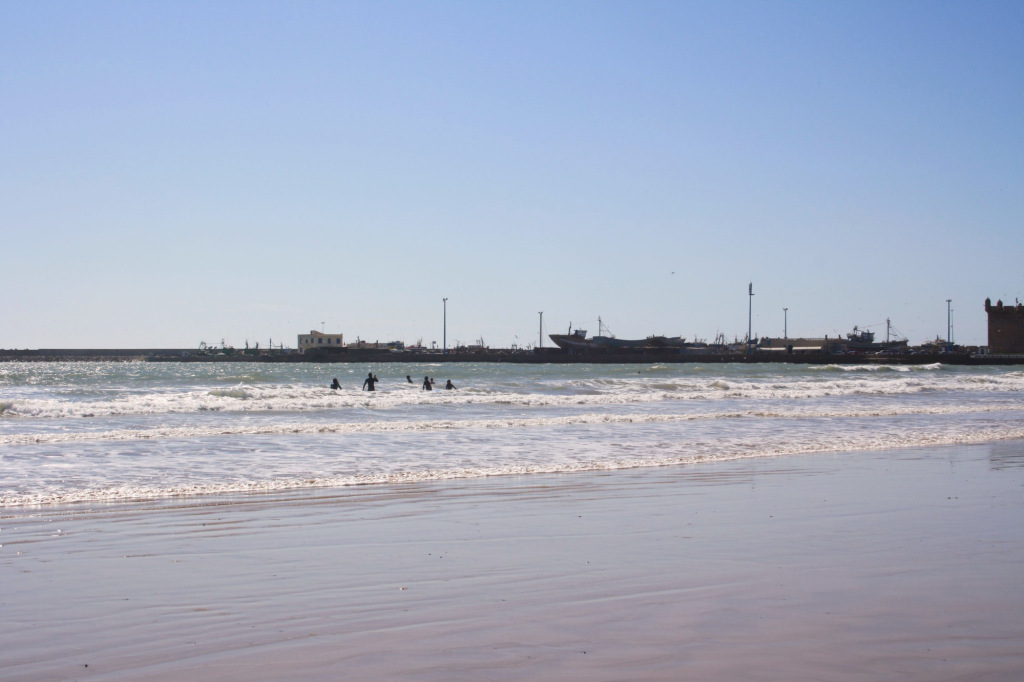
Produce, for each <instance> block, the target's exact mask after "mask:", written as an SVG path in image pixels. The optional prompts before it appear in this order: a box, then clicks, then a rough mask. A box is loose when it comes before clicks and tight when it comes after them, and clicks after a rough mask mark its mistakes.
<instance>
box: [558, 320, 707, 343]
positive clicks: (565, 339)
mask: <svg viewBox="0 0 1024 682" xmlns="http://www.w3.org/2000/svg"><path fill="white" fill-rule="evenodd" d="M597 326H598V330H599V332H600V331H606V330H607V327H605V326H604V322H603V321H602V320H601V318H600V317H599V318H597ZM569 329H570V332H569V333H568V334H549V335H548V338H550V339H551V340H552V341H554V342H555V345H556V346H558V347H559V348H562V349H564V350H570V349H574V350H583V349H592V348H605V349H612V350H622V349H636V348H683V347H685V346H686V345H687V343H686V339H685V338H683V337H682V336H648V337H647V338H645V339H620V338H616V337H615V336H613V335H611V333H608V334H607V335H603V334H598V335H597V336H594V337H591V338H587V330H586V329H576V330H573V329H572V325H571V324H570V325H569Z"/></svg>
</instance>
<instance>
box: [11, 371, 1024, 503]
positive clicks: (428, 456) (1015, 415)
mask: <svg viewBox="0 0 1024 682" xmlns="http://www.w3.org/2000/svg"><path fill="white" fill-rule="evenodd" d="M369 370H373V371H374V373H375V374H377V375H378V376H379V377H380V378H381V383H380V384H379V385H378V390H377V391H376V392H374V393H368V392H364V391H361V390H359V389H360V387H361V385H362V379H363V377H365V375H366V372H367V371H369ZM424 373H427V374H429V375H431V376H433V377H435V378H436V379H437V387H436V390H434V391H430V392H428V391H423V390H421V388H420V386H421V384H422V381H423V374H424ZM406 375H410V376H412V377H413V382H414V383H408V382H407V381H406V379H405V377H406ZM333 377H337V378H338V379H339V381H340V382H341V384H342V386H343V388H342V390H340V391H332V390H330V389H329V388H328V385H329V384H330V382H331V379H332V378H333ZM446 379H451V380H452V381H453V382H454V383H455V385H456V386H458V390H455V391H445V390H440V389H441V387H442V386H443V384H444V382H445V380H446ZM1020 438H1024V371H1022V370H1021V369H1019V368H1014V367H950V366H945V365H927V366H891V367H858V366H803V365H782V364H766V365H742V364H736V365H710V366H701V365H696V364H689V365H662V366H659V365H653V366H651V365H519V364H516V365H501V364H491V363H480V364H476V363H465V364H437V365H426V364H409V365H397V364H390V365H382V366H377V367H374V366H370V365H367V364H336V365H330V366H324V365H312V364H281V365H267V364H256V363H253V364H245V363H223V364H199V363H194V364H192V363H180V364H179V363H142V362H139V363H92V362H88V363H86V362H80V363H2V364H0V471H2V474H3V475H2V476H0V505H3V506H24V505H33V504H48V503H54V502H69V501H89V500H93V501H100V500H114V501H130V500H147V499H153V498H158V497H166V496H174V495H195V494H206V493H224V492H235V491H237V492H245V491H272V490H289V489H297V488H306V487H315V486H343V485H353V484H366V483H380V482H406V481H410V482H411V481H428V480H445V479H454V478H464V477H480V476H490V475H500V474H511V473H515V474H531V473H549V472H571V471H579V470H598V469H618V468H627V467H637V466H663V465H671V464H677V463H686V462H696V461H714V460H725V459H737V458H747V457H767V456H787V455H798V454H801V453H808V452H845V451H851V450H881V449H886V448H897V447H899V448H902V447H912V446H920V445H934V444H949V443H974V442H985V441H997V440H1008V439H1020Z"/></svg>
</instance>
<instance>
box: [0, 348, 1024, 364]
mask: <svg viewBox="0 0 1024 682" xmlns="http://www.w3.org/2000/svg"><path fill="white" fill-rule="evenodd" d="M3 361H22V362H70V361H81V362H103V361H106V362H111V361H113V362H260V363H320V364H331V363H345V362H349V363H352V362H355V363H452V362H493V363H512V364H515V363H521V364H681V363H698V364H720V363H744V364H747V363H785V364H803V365H815V364H832V365H928V364H934V363H941V364H947V365H1020V364H1024V355H977V354H972V353H966V352H953V353H938V352H916V353H903V354H893V355H877V354H876V355H872V354H863V353H826V352H801V353H785V352H779V351H766V350H755V351H754V352H752V353H750V354H745V353H742V352H734V351H733V352H730V351H714V350H712V351H707V352H699V353H698V352H692V351H689V352H686V351H680V350H679V349H667V348H641V349H630V350H609V349H597V350H589V351H585V352H571V351H566V350H563V349H561V348H537V349H533V350H519V349H486V350H462V349H458V350H450V351H448V352H447V353H442V352H440V351H427V352H411V351H393V350H387V349H376V348H360V349H344V350H338V351H336V352H329V353H328V352H306V353H299V352H297V351H290V350H259V351H256V350H246V351H236V350H233V349H222V350H215V351H210V350H195V349H182V348H178V349H174V348H170V349H169V348H163V349H123V348H122V349H113V348H110V349H67V348H65V349H38V350H27V349H26V350H3V349H0V362H3Z"/></svg>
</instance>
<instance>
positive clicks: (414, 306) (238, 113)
mask: <svg viewBox="0 0 1024 682" xmlns="http://www.w3.org/2000/svg"><path fill="white" fill-rule="evenodd" d="M0 262H2V268H0V291H2V296H0V348H191V347H197V346H198V345H199V344H200V343H201V342H206V343H208V344H220V343H221V342H222V341H223V342H225V343H227V344H229V345H235V346H237V347H242V346H243V345H244V344H245V343H247V342H248V343H250V344H254V343H257V342H258V343H260V345H261V346H265V345H266V344H267V343H270V342H272V343H273V344H274V345H275V346H276V345H278V344H280V343H283V344H284V345H285V346H290V347H295V345H296V337H297V335H298V334H300V333H308V332H309V331H310V330H311V329H317V330H321V329H326V330H327V331H328V332H336V333H342V334H344V335H345V340H346V341H355V340H356V339H357V338H359V339H363V340H371V341H373V340H379V341H385V340H387V341H390V340H402V341H405V342H406V343H410V344H411V343H415V342H417V341H420V340H422V342H423V343H425V344H428V345H429V344H430V343H431V342H432V341H436V342H437V343H438V344H439V345H440V344H441V343H442V340H443V338H446V340H447V343H448V345H449V346H452V345H454V344H455V343H463V344H469V343H475V342H477V341H478V340H479V339H483V341H484V343H485V344H486V345H489V346H491V347H509V346H511V345H513V344H514V345H517V346H521V347H526V346H530V345H536V344H537V343H538V341H539V337H540V332H541V329H540V313H541V312H543V324H544V330H543V331H544V335H545V338H544V345H545V346H550V345H551V342H550V341H549V340H548V339H547V338H546V335H547V334H549V333H564V332H565V331H567V330H568V329H569V327H570V325H571V326H572V327H582V328H584V329H588V330H589V331H590V332H591V333H592V334H593V333H596V332H597V330H598V326H597V325H598V322H597V321H598V318H599V317H600V319H601V321H602V323H603V324H604V325H605V326H607V328H608V329H610V331H611V333H613V334H615V335H616V336H618V337H620V338H643V337H646V336H649V335H652V334H660V335H668V336H680V335H681V336H685V337H687V338H688V339H694V338H697V339H706V340H712V339H714V338H715V336H716V335H717V334H719V333H722V334H724V335H726V337H728V338H730V339H731V338H734V337H740V338H742V337H743V336H744V335H745V334H746V333H747V326H748V312H749V313H750V314H751V316H752V328H753V333H754V334H755V335H757V336H781V335H782V334H783V332H784V331H785V332H787V333H788V335H789V336H791V337H793V336H805V337H821V336H824V335H826V334H828V335H830V336H835V335H837V334H845V333H846V332H849V331H850V330H851V329H852V328H853V326H854V325H857V326H859V327H860V328H861V329H864V328H868V329H871V330H873V331H875V332H876V333H878V334H879V335H880V336H882V337H884V335H885V331H886V320H887V319H890V320H891V324H892V326H893V328H894V329H895V330H896V331H898V332H899V333H901V334H902V335H904V336H906V337H907V338H909V340H910V342H911V343H921V342H924V341H927V340H931V339H934V338H936V337H941V338H945V337H946V333H947V313H948V312H949V310H952V315H951V317H952V321H953V335H954V338H955V340H956V341H957V342H959V343H962V344H969V345H973V344H985V343H986V341H987V322H986V317H985V312H984V300H985V298H986V297H991V298H992V300H993V302H994V301H995V300H996V299H1002V300H1003V301H1004V302H1013V301H1014V300H1015V299H1022V300H1024V3H1022V2H1019V1H1010V2H985V1H979V2H975V1H972V2H941V1H936V0H927V1H922V2H906V1H903V2H901V1H893V0H887V1H885V2H873V1H871V0H857V1H853V2H829V1H826V0H820V1H819V0H816V1H814V2H798V1H785V2H783V1H780V2H760V1H759V2H728V1H721V0H715V1H707V2H705V1H698V0H693V1H684V0H674V1H671V2H657V1H654V0H649V1H619V2H607V1H600V0H586V1H580V2H577V1H570V0H565V1H551V0H543V1H538V2H531V1H529V0H517V1H515V2H488V1H486V0H473V1H467V2H446V1H442V0H437V1H431V2H418V1H411V2H404V1H403V2H389V1H386V0H385V1H380V2H377V1H375V2H343V1H332V2H309V1H301V0H298V1H289V2H257V1H246V2H232V1H227V0H225V1H219V2H205V1H203V2H188V1H176V2H153V1H142V2H127V1H123V2H95V1H88V0H83V1H82V2H73V3H72V2H50V1H46V0H41V1H38V2H11V1H7V2H0ZM750 283H753V292H754V296H753V298H750V297H748V285H749V284H750ZM445 298H447V303H445V302H444V301H443V299H445ZM947 299H950V300H951V301H952V303H951V304H949V305H947ZM748 306H750V308H749V309H748ZM784 309H788V310H785V311H784Z"/></svg>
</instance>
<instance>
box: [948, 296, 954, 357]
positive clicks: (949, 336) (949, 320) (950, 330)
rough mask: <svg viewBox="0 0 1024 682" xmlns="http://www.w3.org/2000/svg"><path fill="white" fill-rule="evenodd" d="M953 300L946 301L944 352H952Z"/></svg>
mask: <svg viewBox="0 0 1024 682" xmlns="http://www.w3.org/2000/svg"><path fill="white" fill-rule="evenodd" d="M952 303H953V299H951V298H947V299H946V352H947V353H949V352H951V351H952V350H953V308H952V307H951V305H952Z"/></svg>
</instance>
